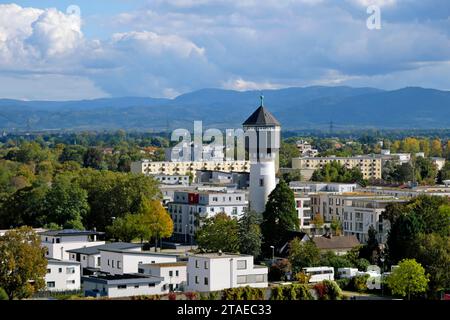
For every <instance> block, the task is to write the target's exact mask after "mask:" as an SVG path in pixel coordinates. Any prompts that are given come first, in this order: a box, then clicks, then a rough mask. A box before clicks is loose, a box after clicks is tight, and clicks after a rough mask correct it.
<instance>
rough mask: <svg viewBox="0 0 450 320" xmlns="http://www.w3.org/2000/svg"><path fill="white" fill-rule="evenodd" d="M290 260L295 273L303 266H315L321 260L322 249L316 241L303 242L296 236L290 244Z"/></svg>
mask: <svg viewBox="0 0 450 320" xmlns="http://www.w3.org/2000/svg"><path fill="white" fill-rule="evenodd" d="M289 262H290V263H291V265H292V271H293V273H298V272H300V271H302V269H303V268H307V267H315V266H317V265H318V264H319V262H320V251H319V249H318V248H317V246H316V244H315V243H314V241H312V240H308V241H306V242H302V241H301V240H300V239H298V238H295V239H294V240H292V241H291V242H290V244H289Z"/></svg>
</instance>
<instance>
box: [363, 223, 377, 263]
mask: <svg viewBox="0 0 450 320" xmlns="http://www.w3.org/2000/svg"><path fill="white" fill-rule="evenodd" d="M379 255H380V246H379V243H378V239H377V231H376V230H375V228H374V227H373V226H370V227H369V231H368V239H367V243H366V244H365V245H364V246H362V247H361V249H360V251H359V256H360V257H361V258H364V259H367V260H369V261H370V262H371V263H372V264H377V263H378V257H379Z"/></svg>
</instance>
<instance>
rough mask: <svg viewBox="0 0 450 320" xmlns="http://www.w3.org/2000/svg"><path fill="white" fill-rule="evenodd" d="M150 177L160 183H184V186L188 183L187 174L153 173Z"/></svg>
mask: <svg viewBox="0 0 450 320" xmlns="http://www.w3.org/2000/svg"><path fill="white" fill-rule="evenodd" d="M152 177H153V178H154V179H155V180H156V181H158V182H159V183H160V184H169V185H184V186H187V185H189V176H188V175H176V174H174V175H169V174H155V175H153V176H152Z"/></svg>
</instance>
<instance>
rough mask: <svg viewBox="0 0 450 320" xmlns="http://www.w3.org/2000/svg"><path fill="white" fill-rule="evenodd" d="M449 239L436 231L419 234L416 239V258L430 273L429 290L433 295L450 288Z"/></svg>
mask: <svg viewBox="0 0 450 320" xmlns="http://www.w3.org/2000/svg"><path fill="white" fill-rule="evenodd" d="M449 241H450V240H449V237H444V236H441V235H438V234H436V233H431V234H421V235H420V236H419V237H418V239H417V241H416V242H417V247H418V250H417V253H416V260H417V262H419V263H420V264H422V265H423V267H424V268H425V270H426V271H427V273H428V274H429V275H430V282H429V291H430V293H431V295H432V296H435V297H436V296H437V295H438V294H439V292H440V291H441V290H445V289H447V288H450V272H449V270H450V245H449Z"/></svg>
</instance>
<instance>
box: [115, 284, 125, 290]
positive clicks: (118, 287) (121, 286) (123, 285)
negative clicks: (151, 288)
mask: <svg viewBox="0 0 450 320" xmlns="http://www.w3.org/2000/svg"><path fill="white" fill-rule="evenodd" d="M126 288H127V285H126V284H121V285H118V286H117V289H126Z"/></svg>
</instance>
